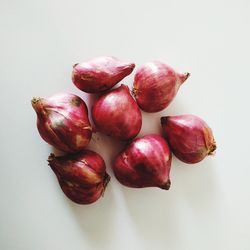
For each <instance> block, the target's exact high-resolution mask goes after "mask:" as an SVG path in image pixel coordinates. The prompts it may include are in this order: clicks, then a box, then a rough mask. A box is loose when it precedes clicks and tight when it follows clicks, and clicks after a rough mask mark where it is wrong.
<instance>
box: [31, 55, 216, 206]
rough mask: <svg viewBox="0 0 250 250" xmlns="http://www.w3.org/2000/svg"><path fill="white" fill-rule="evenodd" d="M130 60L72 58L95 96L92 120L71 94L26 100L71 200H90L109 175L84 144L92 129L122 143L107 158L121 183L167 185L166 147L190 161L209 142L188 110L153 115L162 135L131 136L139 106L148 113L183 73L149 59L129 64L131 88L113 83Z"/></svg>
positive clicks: (166, 98) (82, 85)
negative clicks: (120, 147) (34, 113)
mask: <svg viewBox="0 0 250 250" xmlns="http://www.w3.org/2000/svg"><path fill="white" fill-rule="evenodd" d="M134 68H135V64H134V63H132V62H125V61H122V60H120V59H118V58H115V57H111V56H103V57H98V58H94V59H91V60H88V61H85V62H82V63H79V64H75V65H74V66H73V71H72V82H73V83H74V85H75V86H76V87H77V88H79V89H80V90H82V91H84V92H86V93H89V94H96V95H97V97H98V98H97V100H96V101H95V103H94V104H93V106H92V107H91V112H90V114H91V117H92V120H93V123H94V124H93V125H91V123H90V120H89V112H88V107H87V105H86V103H85V102H84V100H83V99H82V98H81V97H79V96H77V95H75V94H71V93H59V94H54V95H51V96H49V97H35V98H33V99H32V101H31V103H32V106H33V108H34V110H35V112H36V114H37V129H38V132H39V134H40V136H41V137H42V138H43V140H44V141H46V142H47V143H48V144H50V145H51V146H53V147H54V148H55V149H57V150H59V151H61V154H62V155H61V154H60V156H55V155H54V154H50V156H49V157H48V162H49V166H50V168H51V170H52V171H53V172H54V174H55V176H56V178H57V180H58V183H59V186H60V187H61V189H62V191H63V193H64V194H65V195H66V196H67V197H68V198H69V199H70V200H71V201H73V202H75V203H78V204H91V203H93V202H95V201H97V200H98V199H99V198H100V197H101V196H103V194H104V192H105V189H106V187H107V185H108V183H109V181H110V176H109V174H108V173H107V172H106V164H105V162H104V159H103V158H102V156H101V155H100V154H99V153H97V152H94V151H92V150H89V149H88V144H89V142H90V140H91V138H92V132H93V131H95V132H98V133H102V134H104V135H106V136H110V137H113V138H115V139H116V140H120V141H123V144H125V146H124V148H123V150H122V151H121V152H120V153H118V155H117V156H116V157H115V159H113V163H112V170H113V172H114V176H115V177H116V179H117V180H118V181H119V182H120V183H121V184H123V185H125V186H127V187H131V188H146V187H157V188H160V189H164V190H168V189H169V188H170V185H171V180H170V172H171V163H172V153H173V155H174V156H176V157H177V158H178V159H179V160H181V161H182V162H184V163H188V164H194V163H198V162H200V161H202V160H203V159H204V158H205V157H206V156H208V155H212V154H214V152H215V150H216V143H215V139H214V137H213V133H212V130H211V128H210V127H209V126H208V125H207V123H206V122H205V121H204V120H203V119H202V118H200V117H198V116H195V115H192V114H186V115H178V116H162V117H159V123H160V124H161V126H162V132H163V135H162V136H161V135H158V134H149V135H144V136H139V137H137V136H138V135H139V133H140V130H141V127H142V112H141V109H142V110H143V111H144V112H149V113H152V112H159V111H162V110H163V109H165V108H166V107H167V106H169V105H170V103H171V102H172V101H173V99H174V97H175V96H176V95H177V92H178V90H179V88H180V86H181V85H182V84H183V83H184V82H185V81H186V80H187V79H188V78H189V76H190V74H189V73H179V72H176V71H175V70H174V69H173V68H172V67H170V66H169V65H168V64H166V63H163V62H160V61H151V62H148V63H145V64H144V65H142V66H141V67H139V68H138V69H137V70H136V72H135V75H134V81H133V88H132V89H131V90H130V89H129V87H128V86H127V85H125V84H121V85H120V86H118V87H116V88H113V87H114V86H115V85H116V84H118V83H119V82H120V81H121V80H123V79H124V78H125V77H126V76H128V75H129V74H131V73H132V71H133V70H134Z"/></svg>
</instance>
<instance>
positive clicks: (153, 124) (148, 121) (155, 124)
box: [139, 99, 189, 136]
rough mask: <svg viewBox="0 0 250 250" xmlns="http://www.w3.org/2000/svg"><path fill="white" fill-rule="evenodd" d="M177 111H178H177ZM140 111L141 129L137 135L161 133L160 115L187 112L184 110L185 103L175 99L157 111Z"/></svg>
mask: <svg viewBox="0 0 250 250" xmlns="http://www.w3.org/2000/svg"><path fill="white" fill-rule="evenodd" d="M177 111H178V112H177ZM141 112H142V119H143V121H142V129H141V132H140V134H139V136H144V135H147V134H162V127H161V117H162V116H168V115H180V114H186V113H189V112H187V111H186V110H185V105H184V104H183V103H182V102H181V100H176V99H174V101H173V102H172V103H170V105H169V106H168V107H167V108H166V109H164V110H162V111H160V112H157V113H147V112H144V111H141Z"/></svg>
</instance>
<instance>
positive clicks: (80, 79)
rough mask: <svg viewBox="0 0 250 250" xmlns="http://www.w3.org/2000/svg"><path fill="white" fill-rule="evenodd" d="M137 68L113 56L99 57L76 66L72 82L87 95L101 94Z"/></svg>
mask: <svg viewBox="0 0 250 250" xmlns="http://www.w3.org/2000/svg"><path fill="white" fill-rule="evenodd" d="M134 67H135V64H134V63H127V62H123V61H120V60H119V59H117V58H115V57H111V56H104V57H97V58H94V59H92V60H90V61H87V62H83V63H81V64H75V65H74V67H73V72H72V81H73V83H74V84H75V85H76V87H77V88H79V89H81V90H82V91H84V92H87V93H99V92H102V91H105V90H108V89H110V88H112V87H113V86H114V85H115V84H117V83H118V82H120V81H121V80H122V79H123V78H124V77H126V76H127V75H129V74H130V73H131V72H132V71H133V69H134Z"/></svg>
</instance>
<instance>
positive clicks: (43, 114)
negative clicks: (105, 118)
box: [31, 93, 92, 153]
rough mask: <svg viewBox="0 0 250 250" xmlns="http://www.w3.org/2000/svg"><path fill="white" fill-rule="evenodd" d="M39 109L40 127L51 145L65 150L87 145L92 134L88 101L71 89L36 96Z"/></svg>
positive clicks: (37, 109)
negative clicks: (66, 91) (45, 95)
mask: <svg viewBox="0 0 250 250" xmlns="http://www.w3.org/2000/svg"><path fill="white" fill-rule="evenodd" d="M31 102H32V106H33V108H34V110H35V111H36V113H37V128H38V131H39V133H40V135H41V137H42V138H43V139H44V140H45V141H46V142H47V143H49V144H50V145H52V146H54V147H55V148H57V149H59V150H62V151H64V152H71V153H72V152H78V151H80V150H82V149H83V148H85V147H86V146H87V144H88V143H89V141H90V139H91V136H92V127H91V125H90V122H89V118H88V109H87V106H86V104H85V102H84V101H83V100H82V99H81V98H80V97H78V96H76V95H73V94H68V93H61V94H56V95H53V96H51V97H48V98H40V97H38V98H33V99H32V101H31Z"/></svg>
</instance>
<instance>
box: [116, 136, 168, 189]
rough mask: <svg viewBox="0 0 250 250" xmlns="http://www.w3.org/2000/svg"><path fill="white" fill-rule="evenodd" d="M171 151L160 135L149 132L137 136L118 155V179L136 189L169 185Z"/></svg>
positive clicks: (166, 186)
mask: <svg viewBox="0 0 250 250" xmlns="http://www.w3.org/2000/svg"><path fill="white" fill-rule="evenodd" d="M171 160H172V154H171V152H170V149H169V147H168V144H167V142H166V141H165V139H164V138H163V137H161V136H160V135H155V134H151V135H146V136H143V137H140V138H137V139H135V140H134V141H133V142H132V143H131V144H130V145H129V146H128V147H127V148H126V149H125V150H123V151H122V152H121V153H119V154H118V156H117V157H116V159H115V161H114V164H113V170H114V174H115V176H116V178H117V179H118V181H119V182H120V183H122V184H123V185H125V186H128V187H133V188H144V187H159V188H161V189H166V190H168V189H169V188H170V184H171V182H170V177H169V174H170V169H171Z"/></svg>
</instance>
